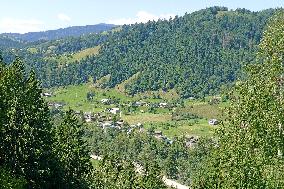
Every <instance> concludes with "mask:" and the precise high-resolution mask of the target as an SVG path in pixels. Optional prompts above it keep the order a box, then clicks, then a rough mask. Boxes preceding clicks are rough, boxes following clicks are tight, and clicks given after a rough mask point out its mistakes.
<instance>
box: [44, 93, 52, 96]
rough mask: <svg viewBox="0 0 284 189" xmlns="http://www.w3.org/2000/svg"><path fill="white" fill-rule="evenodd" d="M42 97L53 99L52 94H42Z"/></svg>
mask: <svg viewBox="0 0 284 189" xmlns="http://www.w3.org/2000/svg"><path fill="white" fill-rule="evenodd" d="M42 96H45V97H51V96H52V95H51V93H42Z"/></svg>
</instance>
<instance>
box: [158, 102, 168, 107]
mask: <svg viewBox="0 0 284 189" xmlns="http://www.w3.org/2000/svg"><path fill="white" fill-rule="evenodd" d="M167 105H168V103H166V102H161V103H160V104H159V106H160V107H161V108H164V107H167Z"/></svg>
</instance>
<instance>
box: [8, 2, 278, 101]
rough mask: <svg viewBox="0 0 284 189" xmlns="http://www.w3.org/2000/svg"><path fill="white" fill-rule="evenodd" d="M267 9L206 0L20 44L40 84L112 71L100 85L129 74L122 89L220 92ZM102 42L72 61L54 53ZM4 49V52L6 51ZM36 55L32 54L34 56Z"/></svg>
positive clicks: (247, 55)
mask: <svg viewBox="0 0 284 189" xmlns="http://www.w3.org/2000/svg"><path fill="white" fill-rule="evenodd" d="M274 12H275V10H273V9H269V10H265V11H260V12H250V11H248V10H245V9H237V10H235V11H232V10H228V9H227V8H224V7H212V8H208V9H204V10H201V11H197V12H194V13H191V14H185V15H184V16H183V17H175V18H172V19H170V20H169V21H167V20H159V21H157V22H148V23H146V24H134V25H125V26H123V27H122V28H121V30H119V31H117V32H108V33H105V34H100V35H90V36H83V37H80V38H67V39H63V40H59V41H52V42H47V43H39V42H38V44H37V43H35V44H34V45H33V46H30V47H32V48H35V49H37V51H36V52H33V51H31V49H32V48H28V47H27V48H26V50H22V51H19V55H20V56H21V57H25V60H26V62H28V64H29V65H30V66H32V67H34V69H35V70H36V73H37V75H38V77H39V78H40V80H41V81H42V83H43V86H44V87H52V86H60V85H68V84H78V83H84V82H86V81H88V79H90V78H91V79H92V80H93V81H96V80H97V79H100V78H101V77H103V76H106V75H108V76H110V79H109V81H108V82H106V83H105V84H104V86H105V87H114V86H115V85H117V84H119V83H121V82H123V81H125V80H127V79H129V78H131V77H132V76H133V75H135V78H134V79H131V81H130V82H127V85H126V92H127V93H128V94H135V93H138V92H143V91H149V90H158V89H162V90H164V91H167V90H170V89H175V90H177V92H178V93H179V94H180V95H181V97H183V98H188V97H203V96H205V95H208V94H209V95H212V94H216V93H218V92H219V90H220V88H223V87H226V86H227V85H230V84H231V83H233V82H234V81H235V80H236V79H237V78H239V77H241V69H242V65H243V63H249V62H251V61H252V60H253V59H254V57H255V53H256V51H257V44H259V41H260V39H261V36H262V31H263V29H264V27H265V24H266V22H267V20H268V18H269V17H270V16H271V15H272V14H273V13H274ZM98 45H100V47H101V48H100V51H99V55H97V56H87V57H86V58H84V59H83V60H80V61H77V62H76V64H70V63H68V62H67V61H64V60H62V59H61V58H60V56H59V58H58V59H48V58H46V57H57V56H58V55H65V56H69V55H71V54H72V53H74V52H77V51H79V50H83V49H86V48H89V47H94V46H98ZM8 57H9V56H8ZM35 57H36V58H35Z"/></svg>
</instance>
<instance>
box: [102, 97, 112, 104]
mask: <svg viewBox="0 0 284 189" xmlns="http://www.w3.org/2000/svg"><path fill="white" fill-rule="evenodd" d="M101 103H103V104H109V103H110V99H108V98H104V99H101Z"/></svg>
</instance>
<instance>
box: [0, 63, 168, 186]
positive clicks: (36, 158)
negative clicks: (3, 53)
mask: <svg viewBox="0 0 284 189" xmlns="http://www.w3.org/2000/svg"><path fill="white" fill-rule="evenodd" d="M41 94H42V90H41V88H40V87H39V82H38V81H37V79H36V77H35V74H34V72H33V71H32V72H30V73H29V74H27V73H26V72H25V69H24V64H23V63H22V62H21V60H19V59H16V60H15V61H14V62H13V63H12V64H10V65H9V66H7V65H6V64H5V63H4V62H3V61H2V60H1V61H0V173H1V174H0V185H1V188H4V189H10V188H17V189H24V188H41V189H42V188H66V189H67V188H68V189H70V188H74V189H75V188H76V189H78V188H106V187H107V186H108V182H110V181H111V179H112V178H113V176H116V175H114V174H115V173H114V174H109V175H108V174H106V175H104V174H105V173H104V172H103V170H105V169H107V165H108V164H107V162H109V161H110V162H113V161H117V159H113V158H108V159H107V160H104V163H105V164H102V165H101V166H100V167H96V169H94V168H93V167H92V165H91V161H90V155H91V149H90V147H89V146H88V143H87V141H86V140H85V138H86V136H87V130H86V125H85V124H84V123H83V122H82V121H80V119H78V118H77V117H76V116H75V114H74V113H73V111H72V110H69V111H67V112H63V113H61V114H56V116H51V114H50V110H49V109H48V106H47V104H46V102H45V101H44V99H43V98H42V96H41ZM114 165H115V166H125V167H127V169H126V170H125V173H123V174H122V173H121V172H117V176H118V175H120V176H121V178H120V180H119V183H120V185H118V186H120V187H118V188H129V185H127V184H125V183H127V182H128V180H127V178H129V177H130V176H132V180H131V181H132V182H131V183H129V184H131V185H133V184H134V183H135V187H134V188H145V187H144V185H146V186H155V187H154V188H157V189H158V188H165V186H164V184H163V182H162V180H161V177H160V172H159V170H158V169H156V170H155V171H154V172H152V171H151V168H150V166H149V170H148V171H145V174H141V175H137V174H136V173H135V168H134V167H133V165H132V164H131V163H127V164H126V162H123V161H122V162H121V163H120V164H119V165H117V164H114ZM152 166H155V164H152ZM130 167H133V168H132V175H129V174H128V173H129V171H131V169H130ZM112 168H113V169H115V167H112ZM117 169H118V170H120V168H119V167H117ZM148 172H149V173H148ZM106 173H108V172H106ZM125 176H129V177H125ZM117 184H118V182H117ZM113 188H116V187H113ZM130 188H133V187H130ZM147 188H151V187H147Z"/></svg>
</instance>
